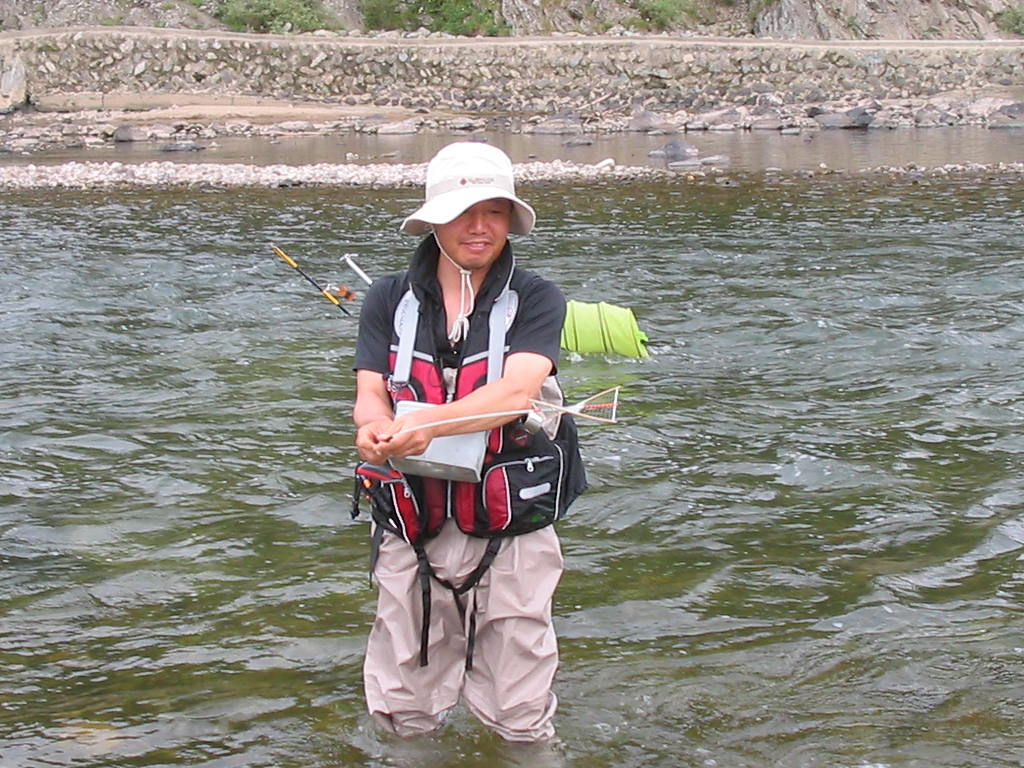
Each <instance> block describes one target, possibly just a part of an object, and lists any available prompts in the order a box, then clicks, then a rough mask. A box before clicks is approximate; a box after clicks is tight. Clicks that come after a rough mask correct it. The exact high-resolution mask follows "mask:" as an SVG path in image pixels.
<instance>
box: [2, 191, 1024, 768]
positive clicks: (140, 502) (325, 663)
mask: <svg viewBox="0 0 1024 768" xmlns="http://www.w3.org/2000/svg"><path fill="white" fill-rule="evenodd" d="M526 194H527V195H528V197H529V199H530V200H531V201H533V202H535V203H536V206H537V208H538V212H539V214H540V217H541V221H542V222H543V226H542V227H541V228H540V229H539V230H538V232H537V233H536V234H535V235H533V236H531V237H529V238H526V239H524V240H523V241H522V243H521V246H520V248H519V253H520V259H521V261H522V262H524V263H526V264H527V265H529V266H530V267H533V268H536V269H539V270H541V271H543V272H544V273H545V274H547V275H548V276H550V277H552V278H553V279H555V280H556V281H558V282H559V283H560V284H561V285H562V286H563V288H564V290H565V292H566V293H567V294H568V295H569V296H570V297H572V298H576V299H580V300H584V301H597V300H602V299H603V300H607V301H611V302H614V303H617V304H623V305H626V306H630V307H632V308H633V309H634V310H635V311H636V313H637V315H638V317H639V319H640V323H641V325H642V327H643V328H644V329H645V330H646V331H647V333H648V334H649V335H650V337H651V338H652V342H653V344H652V352H653V354H652V357H651V358H650V359H647V360H642V361H633V360H623V359H607V360H605V359H595V358H588V359H586V360H580V359H576V360H568V361H565V362H564V364H563V367H562V369H563V376H562V378H563V383H564V385H565V386H566V388H567V389H568V390H569V392H570V394H575V395H580V396H582V395H585V394H587V393H589V392H593V391H597V390H599V389H603V388H605V387H607V386H611V385H614V384H622V385H623V387H624V397H623V405H622V411H623V417H624V423H623V424H622V425H620V426H617V427H607V428H603V427H599V428H591V429H588V430H587V431H586V432H585V434H584V441H585V444H584V451H585V455H586V458H587V464H588V467H589V471H590V476H591V482H592V489H591V491H590V492H589V493H588V494H586V495H585V496H584V497H583V498H582V499H581V500H580V501H579V502H578V503H577V504H576V505H575V506H574V508H573V510H572V514H571V517H570V518H569V519H568V520H566V521H565V522H564V524H563V525H562V526H561V533H562V537H563V542H564V548H565V551H566V555H567V565H568V570H567V573H566V576H565V578H564V580H563V584H562V587H561V589H560V591H559V594H558V598H557V605H556V613H557V625H558V629H559V632H560V637H561V650H562V657H563V660H562V667H561V671H560V674H559V677H558V680H557V689H556V690H557V692H558V695H559V697H560V700H561V709H560V716H559V721H558V726H559V734H560V744H559V745H558V746H557V747H556V748H555V749H554V750H551V753H550V754H538V753H535V752H532V751H529V750H519V749H512V748H509V747H507V746H504V745H502V744H501V743H499V741H498V740H497V739H496V738H494V737H492V736H490V735H489V734H488V733H486V732H485V730H484V729H483V728H482V727H481V726H479V725H478V724H477V723H476V722H475V721H474V720H473V718H472V717H471V716H470V715H469V714H468V713H466V712H465V711H460V712H458V713H457V715H456V717H455V718H454V719H453V721H452V722H451V723H450V725H449V727H448V729H447V730H446V731H444V732H443V733H442V734H441V735H439V736H437V737H436V738H432V739H428V740H424V741H423V742H414V743H398V744H396V743H394V742H392V741H390V740H388V739H383V738H381V737H380V736H378V735H377V734H376V733H375V732H374V730H373V729H372V728H371V727H370V726H369V724H368V722H367V719H366V717H365V715H364V714H363V702H362V694H361V680H360V663H361V656H362V649H363V644H364V640H365V635H366V632H367V630H368V627H369V623H370V621H371V617H372V611H373V604H374V592H373V590H372V589H371V588H370V587H369V586H368V582H367V577H366V563H367V542H366V536H365V534H366V526H365V523H361V522H359V523H354V522H352V521H350V520H349V519H348V497H349V492H350V482H349V476H350V475H349V473H350V468H351V466H352V464H353V462H354V458H355V455H354V451H353V450H352V448H351V447H350V445H351V441H352V430H351V427H350V421H349V407H350V404H351V401H352V381H351V375H350V373H349V370H348V368H349V365H350V362H351V357H352V351H353V339H354V332H355V324H354V322H353V321H352V320H350V319H346V318H344V317H342V316H341V315H340V313H339V312H337V310H336V309H334V308H333V307H331V306H330V305H329V304H327V302H325V301H323V299H322V298H320V297H318V296H317V295H316V294H315V292H313V291H312V289H310V288H309V286H308V285H307V284H305V283H303V282H302V281H301V279H300V278H299V277H298V276H297V275H296V274H295V273H294V272H292V271H291V270H290V269H288V268H287V267H286V266H284V265H283V264H282V263H281V262H280V261H278V260H277V259H276V258H275V257H274V256H273V254H272V253H271V252H270V250H269V247H268V244H269V243H271V242H276V243H278V244H280V245H282V246H284V247H285V248H286V249H287V250H289V251H290V252H292V253H293V254H294V255H295V256H296V257H297V258H299V259H300V263H302V264H303V266H305V267H306V268H307V270H308V271H310V272H311V273H313V274H314V275H316V276H317V277H318V278H320V279H322V280H324V281H325V282H331V283H334V284H336V283H338V282H345V283H348V284H350V285H355V284H356V283H357V281H356V279H355V278H354V276H353V275H352V274H351V273H349V272H347V271H346V268H345V267H344V266H343V265H342V263H341V262H340V260H339V256H340V255H341V254H342V253H343V252H354V253H356V254H358V255H359V257H360V261H361V263H362V265H363V266H364V267H365V268H366V269H367V270H369V271H370V272H372V273H374V274H380V273H383V272H385V271H387V270H393V269H397V268H399V267H400V266H401V265H402V263H403V262H404V260H405V258H406V254H407V253H408V252H409V250H410V248H411V245H412V243H411V242H409V241H408V240H407V239H404V238H402V237H400V236H398V235H396V234H393V233H394V230H395V229H396V227H397V224H398V221H399V220H400V217H401V216H402V215H403V214H404V213H405V212H407V211H408V210H409V209H411V207H412V206H413V204H414V201H415V199H416V198H417V197H418V193H417V192H415V191H411V190H406V191H373V192H371V191H362V190H350V191H332V192H323V191H322V192H317V191H311V190H302V189H290V190H262V191H238V192H192V193H186V192H155V191H154V192H146V193H141V192H139V193H124V192H122V193H118V194H112V193H100V192H96V193H75V194H70V193H66V192H65V193H61V194H60V195H59V196H56V195H55V193H46V194H42V193H40V194H18V195H12V194H2V195H0V231H2V232H3V235H4V246H5V247H4V248H3V251H2V253H0V264H2V270H0V275H2V278H0V320H2V328H3V331H4V332H3V334H2V336H0V361H2V367H0V670H2V672H0V765H3V766H5V767H6V766H19V767H22V766H24V767H33V768H34V767H35V766H40V767H41V766H96V767H99V766H203V767H210V768H214V767H216V768H228V767H233V766H268V767H269V766H274V767H279V766H295V767H296V768H297V767H298V766H303V767H304V768H314V767H316V766H424V767H426V766H431V767H432V766H459V767H471V766H473V767H475V766H518V765H529V766H531V767H532V768H539V767H540V766H545V765H569V766H588V767H589V766H598V767H603V766H607V767H609V768H611V767H612V766H614V767H615V768H623V767H630V768H633V767H635V768H639V767H640V766H666V767H668V766H709V767H710V766H717V767H723V768H734V767H735V768H740V767H742V768H747V767H750V768H755V767H760V766H786V767H787V768H790V767H793V766H849V767H850V768H868V767H869V766H870V767H872V768H873V767H875V766H878V767H883V766H928V767H929V768H946V767H948V768H953V767H954V766H978V767H989V766H1018V767H1019V766H1020V765H1022V764H1024V746H1022V744H1024V742H1022V738H1021V734H1022V733H1024V477H1022V468H1024V430H1022V427H1024V213H1022V212H1024V185H1022V184H1021V183H1020V181H1019V179H1018V178H1017V177H1015V176H1006V177H993V178H961V179H951V180H946V181H942V182H924V183H920V184H915V183H912V182H910V181H907V182H900V181H897V182H892V181H888V180H885V179H882V178H881V177H879V178H869V179H860V180H857V181H853V180H845V181H844V180H843V179H841V178H836V177H826V178H821V179H817V180H794V179H788V178H777V179H774V180H768V181H765V180H763V179H761V178H760V177H756V176H752V177H750V178H746V179H742V178H741V179H738V180H734V181H732V182H730V183H721V184H712V183H709V184H707V185H705V186H682V185H680V186H664V187H652V186H650V185H643V186H641V185H636V186H629V187H625V188H621V189H613V188H602V187H590V188H571V187H554V186H548V187H543V188H539V189H532V190H528V191H526ZM357 307H358V304H357V305H356V308H357Z"/></svg>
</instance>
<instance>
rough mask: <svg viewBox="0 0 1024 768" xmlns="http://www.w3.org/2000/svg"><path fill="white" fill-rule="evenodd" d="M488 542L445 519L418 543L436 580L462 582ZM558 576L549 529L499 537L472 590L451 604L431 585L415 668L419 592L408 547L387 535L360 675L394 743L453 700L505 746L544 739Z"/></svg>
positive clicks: (551, 698)
mask: <svg viewBox="0 0 1024 768" xmlns="http://www.w3.org/2000/svg"><path fill="white" fill-rule="evenodd" d="M486 548H487V539H481V538H476V537H472V536H467V535H466V534H464V533H462V532H461V531H460V530H459V529H458V527H457V526H456V525H455V523H454V522H453V521H451V520H449V521H447V522H446V523H445V525H444V527H443V528H442V529H441V532H440V533H439V534H438V535H437V536H436V537H435V538H433V539H430V540H428V541H427V542H426V546H425V549H426V553H427V555H428V557H429V559H430V564H431V566H432V567H433V570H434V573H435V574H436V575H437V577H438V578H440V579H445V580H447V581H449V582H451V583H452V584H455V585H459V584H462V583H463V582H464V581H465V580H466V577H467V576H468V575H469V574H470V573H472V571H473V569H474V568H476V567H477V565H478V564H479V562H480V559H481V557H482V556H483V554H484V551H485V550H486ZM561 574H562V552H561V548H560V547H559V543H558V535H557V534H556V533H555V530H554V528H553V527H552V526H548V527H547V528H543V529H541V530H539V531H534V532H532V533H527V534H523V535H521V536H511V537H509V538H507V539H506V540H504V541H503V542H502V545H501V549H500V551H499V552H498V555H497V557H495V559H494V562H493V563H492V564H491V566H490V568H489V569H488V570H487V572H486V573H485V574H484V576H483V578H482V579H481V580H480V583H479V584H478V585H477V586H476V587H475V588H473V589H472V590H470V591H469V592H467V593H466V594H465V595H463V596H462V597H460V598H459V599H460V600H462V601H463V605H464V606H465V610H466V617H465V620H463V618H462V617H460V613H459V610H458V607H457V606H456V604H455V600H456V598H455V596H454V595H453V593H452V592H451V591H450V590H449V589H446V588H444V587H443V586H441V585H440V584H438V583H437V582H436V581H433V583H432V584H431V590H430V599H431V610H430V643H429V646H428V655H429V663H428V664H427V666H421V665H420V639H421V636H420V629H421V615H422V612H423V610H422V604H421V599H422V598H421V594H422V592H421V588H420V580H419V578H418V570H417V558H416V553H415V551H414V550H413V548H412V547H411V546H410V545H409V544H408V543H406V542H405V541H403V540H402V539H400V538H399V537H397V536H395V535H393V534H390V533H385V534H384V536H383V539H382V540H381V543H380V552H379V556H378V558H377V562H376V567H375V571H374V575H375V576H376V579H377V582H378V585H379V597H378V604H377V617H376V620H375V621H374V624H373V629H372V630H371V631H370V639H369V643H368V646H367V650H366V662H365V665H364V668H363V675H364V682H365V686H366V701H367V706H368V707H369V710H370V714H371V715H373V717H374V719H375V720H376V722H377V723H378V724H380V725H381V726H382V727H383V728H385V729H386V730H388V731H390V732H392V733H396V734H398V735H400V736H414V735H418V734H423V733H428V732H430V731H433V730H435V729H437V728H439V727H440V726H441V725H443V723H444V721H445V719H446V717H447V715H448V712H449V711H450V710H451V709H452V707H454V706H455V704H456V703H457V702H458V700H459V696H460V695H461V696H462V697H463V699H464V700H465V702H466V704H467V706H468V707H469V708H470V710H471V711H472V712H473V713H474V714H475V715H476V716H477V717H478V718H480V720H481V721H482V722H483V723H484V724H485V725H487V726H488V727H490V728H492V729H493V730H494V731H496V732H497V733H498V734H499V735H501V736H502V737H503V738H505V739H507V740H509V741H518V742H533V741H543V740H546V739H550V738H551V737H552V736H553V735H554V733H555V729H554V725H553V719H554V715H555V709H556V706H557V699H556V698H555V695H554V694H553V693H552V692H551V682H552V679H553V678H554V675H555V670H556V668H557V666H558V645H557V640H556V638H555V630H554V627H553V626H552V623H551V601H552V596H553V594H554V591H555V587H556V586H557V585H558V580H559V578H560V577H561ZM472 614H475V624H476V629H475V646H474V648H473V653H472V668H471V669H468V670H467V668H466V658H467V652H468V644H467V635H468V626H469V621H470V617H471V615H472Z"/></svg>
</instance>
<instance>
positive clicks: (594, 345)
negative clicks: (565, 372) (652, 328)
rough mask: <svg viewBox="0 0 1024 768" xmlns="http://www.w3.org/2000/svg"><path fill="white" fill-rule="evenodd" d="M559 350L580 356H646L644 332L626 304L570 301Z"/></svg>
mask: <svg viewBox="0 0 1024 768" xmlns="http://www.w3.org/2000/svg"><path fill="white" fill-rule="evenodd" d="M562 349H565V350H568V351H570V352H577V353H579V354H581V355H601V354H608V353H614V354H617V355H625V356H626V357H647V355H648V353H647V334H645V333H644V332H643V331H641V330H640V326H638V325H637V322H636V317H635V316H634V315H633V310H631V309H629V308H627V307H617V306H615V305H614V304H608V303H606V302H603V301H601V302H598V303H597V304H587V303H585V302H582V301H574V300H570V301H569V302H567V303H566V307H565V325H563V326H562Z"/></svg>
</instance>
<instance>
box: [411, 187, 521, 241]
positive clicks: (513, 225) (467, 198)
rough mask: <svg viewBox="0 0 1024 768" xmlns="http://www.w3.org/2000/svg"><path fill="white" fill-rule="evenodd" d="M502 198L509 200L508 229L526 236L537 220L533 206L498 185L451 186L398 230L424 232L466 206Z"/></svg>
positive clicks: (455, 216)
mask: <svg viewBox="0 0 1024 768" xmlns="http://www.w3.org/2000/svg"><path fill="white" fill-rule="evenodd" d="M494 198H502V199H505V200H509V201H511V202H512V220H511V222H510V225H509V232H512V233H513V234H516V235H528V234H529V233H530V231H531V230H532V229H533V225H534V223H535V222H536V221H537V215H536V214H535V213H534V212H533V208H531V207H530V206H529V205H527V204H526V203H524V202H523V201H522V200H520V199H519V198H518V197H516V196H515V195H510V194H509V193H508V191H507V190H505V189H502V188H501V187H484V186H472V187H467V188H466V189H454V190H452V191H451V192H445V193H444V194H443V195H438V196H437V197H435V198H434V199H432V200H429V201H427V202H425V203H424V204H423V205H421V206H420V207H419V208H418V209H417V210H415V211H413V213H411V214H410V215H409V216H407V217H406V219H405V221H403V222H402V228H401V231H402V232H405V233H406V234H407V235H425V234H427V233H428V232H429V231H430V228H431V226H433V225H435V224H447V223H448V222H449V221H452V220H454V219H455V218H457V217H458V216H459V215H460V214H461V213H462V212H463V211H465V210H466V209H467V208H469V207H470V206H473V205H476V204H477V203H480V202H483V201H484V200H493V199H494Z"/></svg>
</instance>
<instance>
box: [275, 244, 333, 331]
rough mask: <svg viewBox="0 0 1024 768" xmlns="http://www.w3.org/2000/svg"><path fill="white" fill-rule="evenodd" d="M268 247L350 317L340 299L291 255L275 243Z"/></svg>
mask: <svg viewBox="0 0 1024 768" xmlns="http://www.w3.org/2000/svg"><path fill="white" fill-rule="evenodd" d="M270 247H271V248H273V249H274V253H276V254H277V255H278V256H280V257H281V261H283V262H284V263H285V264H287V265H288V266H289V267H291V268H292V269H294V270H295V271H296V272H298V273H299V274H300V275H302V276H303V277H304V278H306V280H308V281H309V283H310V284H311V285H312V286H313V287H314V288H316V289H317V290H318V291H320V293H322V294H323V295H324V296H325V297H326V298H327V300H328V301H329V302H331V304H333V305H334V306H336V307H337V308H338V309H340V310H341V311H342V312H344V313H345V314H346V315H348V316H349V317H351V316H352V313H351V312H349V311H348V310H347V309H345V308H344V307H343V306H341V301H340V300H339V299H338V297H337V296H335V295H334V294H333V293H331V292H330V291H328V290H327V289H326V288H324V287H323V286H321V285H320V283H318V282H317V281H316V280H314V279H313V278H312V277H310V276H309V275H307V274H306V272H305V271H304V270H303V269H302V267H300V266H299V265H298V264H297V263H296V262H295V259H293V258H292V257H291V256H289V255H288V254H287V253H285V252H284V251H283V250H281V249H280V248H278V247H277V246H276V245H271V246H270Z"/></svg>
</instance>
